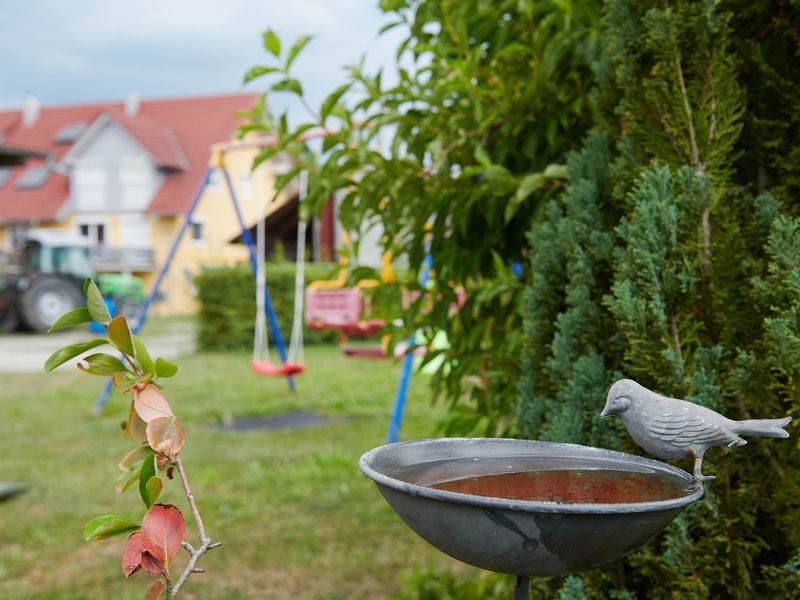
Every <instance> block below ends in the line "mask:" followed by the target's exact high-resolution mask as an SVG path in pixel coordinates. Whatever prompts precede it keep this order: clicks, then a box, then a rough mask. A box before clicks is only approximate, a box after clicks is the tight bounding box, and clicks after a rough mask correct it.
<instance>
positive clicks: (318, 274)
mask: <svg viewBox="0 0 800 600" xmlns="http://www.w3.org/2000/svg"><path fill="white" fill-rule="evenodd" d="M266 269H267V271H266V272H267V284H268V286H269V293H270V298H271V300H272V305H273V308H274V309H275V313H276V316H277V318H278V323H279V325H280V329H281V333H282V334H283V338H284V341H285V343H286V344H287V346H288V344H289V336H290V334H291V331H292V318H293V315H294V275H295V265H294V263H286V262H280V263H273V262H269V263H267V266H266ZM336 269H337V266H336V265H335V264H331V263H311V264H307V265H306V269H305V271H306V282H309V281H313V280H315V279H330V278H332V277H333V276H335V274H336ZM195 285H196V286H197V297H198V301H199V303H200V311H199V324H198V330H197V331H198V332H197V345H198V348H199V349H200V350H201V351H238V350H249V349H252V347H253V334H254V329H255V326H254V320H255V314H256V300H255V294H256V290H255V282H254V281H253V272H252V270H251V269H250V266H249V265H247V264H243V265H237V266H235V267H221V268H207V269H203V271H202V272H201V273H200V274H199V275H198V276H197V277H195ZM268 329H269V328H268ZM269 334H270V337H269V339H270V343H272V344H274V339H273V337H272V331H270V332H269ZM303 339H304V342H305V343H306V344H319V343H332V342H335V341H336V340H337V339H338V333H337V332H335V331H323V332H316V331H310V330H309V329H308V328H305V329H304V331H303Z"/></svg>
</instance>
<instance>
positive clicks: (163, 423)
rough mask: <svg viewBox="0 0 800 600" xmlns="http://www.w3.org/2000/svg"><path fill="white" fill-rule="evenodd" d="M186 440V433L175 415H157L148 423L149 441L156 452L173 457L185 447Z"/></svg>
mask: <svg viewBox="0 0 800 600" xmlns="http://www.w3.org/2000/svg"><path fill="white" fill-rule="evenodd" d="M185 440H186V433H185V432H184V430H183V427H181V424H180V423H178V419H177V418H175V417H157V418H155V419H153V420H152V421H150V422H149V423H148V424H147V443H148V444H150V447H151V448H152V449H153V452H155V453H156V454H165V455H166V456H168V457H169V458H170V459H173V458H175V455H176V454H178V452H180V451H181V448H183V444H184V442H185ZM162 468H163V467H162Z"/></svg>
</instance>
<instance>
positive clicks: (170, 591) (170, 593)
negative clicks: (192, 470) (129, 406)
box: [166, 456, 222, 600]
mask: <svg viewBox="0 0 800 600" xmlns="http://www.w3.org/2000/svg"><path fill="white" fill-rule="evenodd" d="M174 463H175V467H176V468H177V469H178V475H179V476H180V479H181V485H182V486H183V491H184V493H185V494H186V500H187V502H188V503H189V508H191V510H192V516H193V517H194V522H195V525H196V526H197V535H198V537H199V538H200V546H199V547H198V548H197V549H195V548H193V547H192V545H191V544H189V543H188V542H183V543H182V544H181V546H182V547H183V548H184V549H185V550H186V551H187V552H188V553H189V562H188V563H187V564H186V567H185V568H184V569H183V573H181V575H180V577H178V580H177V581H176V582H175V585H173V586H171V585H170V582H169V581H167V596H166V598H167V600H173V599H174V598H175V597H176V596H177V595H178V592H179V591H180V589H181V586H183V584H184V583H185V582H186V580H187V579H188V578H189V575H191V574H192V573H203V572H205V571H204V570H203V569H198V568H197V566H196V565H197V561H198V560H200V557H201V556H203V554H205V553H206V552H208V551H209V550H212V549H213V548H216V547H218V546H221V545H222V544H221V543H219V542H216V543H214V542H212V541H211V538H209V537H208V535H207V534H206V529H205V526H204V525H203V519H202V517H201V516H200V511H199V510H198V508H197V503H196V502H195V500H194V495H193V494H192V488H191V487H189V480H188V479H187V478H186V471H185V470H184V468H183V463H182V462H181V457H180V456H176V457H175V461H174Z"/></svg>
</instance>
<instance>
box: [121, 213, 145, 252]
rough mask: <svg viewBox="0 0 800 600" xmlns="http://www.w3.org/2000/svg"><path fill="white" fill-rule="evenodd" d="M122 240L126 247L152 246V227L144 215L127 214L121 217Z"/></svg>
mask: <svg viewBox="0 0 800 600" xmlns="http://www.w3.org/2000/svg"><path fill="white" fill-rule="evenodd" d="M119 224H120V231H119V233H120V242H121V244H122V246H123V247H125V248H147V247H149V246H150V227H149V225H148V223H147V218H146V217H145V216H144V215H126V216H123V217H121V218H120V223H119Z"/></svg>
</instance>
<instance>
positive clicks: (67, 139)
mask: <svg viewBox="0 0 800 600" xmlns="http://www.w3.org/2000/svg"><path fill="white" fill-rule="evenodd" d="M84 131H86V123H84V122H82V121H81V122H76V123H67V124H66V125H64V126H63V127H62V128H61V129H59V130H58V132H57V133H56V134H55V136H53V143H54V144H72V143H73V142H75V141H76V140H77V139H78V138H79V137H81V134H82V133H83V132H84Z"/></svg>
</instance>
